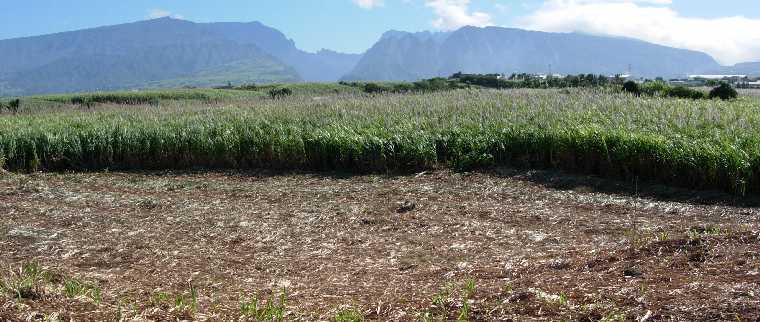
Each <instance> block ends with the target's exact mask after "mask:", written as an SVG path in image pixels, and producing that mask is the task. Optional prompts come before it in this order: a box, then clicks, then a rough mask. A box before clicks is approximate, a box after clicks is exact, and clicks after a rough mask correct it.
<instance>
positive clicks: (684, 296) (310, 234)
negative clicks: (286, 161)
mask: <svg viewBox="0 0 760 322" xmlns="http://www.w3.org/2000/svg"><path fill="white" fill-rule="evenodd" d="M0 175H2V174H0ZM629 190H639V191H640V192H639V193H631V192H630V191H629ZM603 191H616V192H614V193H609V192H603ZM621 191H622V192H621ZM623 192H624V193H623ZM642 195H643V196H642ZM741 202H742V203H743V204H744V205H742V204H739V203H737V200H734V199H732V198H731V197H729V196H725V195H721V194H706V193H695V192H690V191H684V190H669V189H667V188H661V187H655V186H639V185H632V184H628V183H620V182H609V181H602V180H597V179H593V178H585V177H569V176H560V175H558V174H552V173H541V172H517V171H511V170H510V171H507V170H502V171H494V172H491V173H476V174H456V173H450V172H445V171H435V172H429V173H421V174H418V175H410V176H398V177H394V176H377V175H368V176H345V177H342V176H340V175H314V174H298V173H296V174H267V173H224V172H197V173H195V172H190V173H184V172H183V173H171V172H161V173H84V174H82V173H78V174H32V175H20V174H4V175H2V178H0V214H1V215H0V216H1V217H0V266H1V269H2V273H0V281H4V282H3V284H0V285H5V289H4V290H2V295H0V320H44V319H49V320H51V319H59V320H67V321H68V320H70V319H74V320H76V321H88V320H127V321H131V320H178V319H187V320H220V321H228V320H246V319H250V320H253V317H251V316H248V317H246V316H243V313H242V312H241V299H249V298H250V297H251V296H253V295H258V296H259V297H260V298H262V299H263V300H264V301H265V302H266V300H268V299H270V298H273V296H274V297H277V296H279V294H281V292H283V290H284V292H285V294H286V296H285V298H286V300H287V302H286V305H285V311H286V312H285V317H284V319H285V320H288V321H290V320H304V321H314V320H333V319H334V317H335V316H336V314H337V313H338V312H339V311H343V310H344V309H348V308H354V309H356V310H358V311H360V312H361V313H362V315H363V316H364V318H366V319H367V320H378V321H386V320H394V321H395V320H404V321H407V320H425V317H426V316H427V317H428V318H429V320H452V319H457V318H459V317H462V318H465V319H469V320H473V321H476V320H478V321H480V320H482V321H497V320H514V321H524V320H573V321H596V320H606V321H622V320H636V321H639V320H642V319H644V318H645V319H646V320H648V321H657V320H678V321H694V320H710V321H715V320H721V321H737V320H739V321H756V320H758V319H760V227H759V225H758V218H760V217H759V215H760V211H759V210H758V209H756V208H753V207H749V206H746V204H748V203H747V201H746V199H744V201H741ZM24 263H39V264H40V265H41V266H42V267H43V268H44V269H45V271H46V272H47V274H46V275H45V276H46V277H45V278H44V279H41V280H40V281H38V283H37V284H36V286H35V288H34V289H32V291H30V292H28V293H25V294H23V295H22V296H21V298H19V296H18V293H17V292H14V289H13V288H12V287H10V286H12V285H13V283H12V282H13V281H14V280H18V279H19V278H20V276H23V273H19V269H20V267H22V266H23V265H24ZM72 278H76V279H77V280H79V281H82V282H83V283H86V284H88V285H90V286H91V287H92V289H97V290H100V293H101V297H102V300H100V301H96V300H93V298H94V297H92V296H86V295H79V296H74V297H68V296H66V295H65V294H66V291H65V290H64V287H63V285H64V284H66V281H67V280H70V279H72ZM468 282H469V283H470V285H469V290H468V287H467V284H468ZM472 283H474V285H473V284H472ZM473 286H474V287H473ZM191 288H192V289H193V290H196V292H197V301H196V302H197V305H184V306H183V305H177V303H176V300H175V299H176V298H177V297H182V298H184V299H190V298H191ZM187 302H191V300H185V301H184V303H185V304H186V303H187ZM463 311H464V312H463ZM249 313H250V312H249ZM463 313H464V314H463Z"/></svg>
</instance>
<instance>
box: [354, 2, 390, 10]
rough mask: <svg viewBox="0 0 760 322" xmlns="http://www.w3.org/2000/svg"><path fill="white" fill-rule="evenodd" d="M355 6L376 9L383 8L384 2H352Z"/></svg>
mask: <svg viewBox="0 0 760 322" xmlns="http://www.w3.org/2000/svg"><path fill="white" fill-rule="evenodd" d="M352 1H353V2H354V4H356V5H357V6H359V7H361V8H362V9H374V8H376V7H382V6H383V0H352Z"/></svg>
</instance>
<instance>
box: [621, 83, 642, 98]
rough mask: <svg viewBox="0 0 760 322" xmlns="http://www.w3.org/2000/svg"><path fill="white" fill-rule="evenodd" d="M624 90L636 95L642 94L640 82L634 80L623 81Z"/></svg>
mask: <svg viewBox="0 0 760 322" xmlns="http://www.w3.org/2000/svg"><path fill="white" fill-rule="evenodd" d="M623 91H624V92H627V93H631V94H633V95H635V96H639V95H641V89H640V88H639V84H637V83H636V82H634V81H627V82H625V83H623Z"/></svg>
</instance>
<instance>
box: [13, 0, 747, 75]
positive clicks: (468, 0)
mask: <svg viewBox="0 0 760 322" xmlns="http://www.w3.org/2000/svg"><path fill="white" fill-rule="evenodd" d="M163 16H172V17H175V18H180V19H186V20H191V21H195V22H217V21H239V22H249V21H260V22H262V23H264V24H266V25H269V26H271V27H274V28H277V29H279V30H280V31H282V32H283V33H285V35H286V36H288V37H289V38H292V39H293V40H294V41H295V42H296V45H297V46H298V47H299V48H301V49H304V50H307V51H316V50H319V49H322V48H328V49H333V50H338V51H342V52H350V53H360V52H363V51H365V50H367V49H368V48H370V47H371V46H372V45H373V44H374V43H375V42H376V41H377V39H379V37H380V36H381V35H382V33H383V32H385V31H387V30H391V29H394V30H403V31H423V30H432V31H446V30H454V29H456V28H459V27H462V26H465V25H473V26H480V27H483V26H500V27H514V28H523V29H530V30H540V31H552V32H584V33H592V34H599V35H610V36H624V37H632V38H637V39H642V40H645V41H649V42H653V43H658V44H662V45H667V46H673V47H678V48H686V49H693V50H699V51H703V52H706V53H708V54H710V55H711V56H713V57H714V58H716V59H717V60H718V61H719V62H720V63H723V64H726V65H729V64H734V63H738V62H746V61H760V0H722V1H716V0H129V1H112V0H105V1H104V0H24V1H16V0H2V1H0V39H9V38H17V37H25V36H33V35H41V34H48V33H55V32H62V31H70V30H77V29H82V28H90V27H97V26H104V25H113V24H118V23H126V22H134V21H138V20H145V19H151V18H159V17H163ZM0 59H2V58H0Z"/></svg>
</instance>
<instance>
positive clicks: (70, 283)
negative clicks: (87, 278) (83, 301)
mask: <svg viewBox="0 0 760 322" xmlns="http://www.w3.org/2000/svg"><path fill="white" fill-rule="evenodd" d="M63 293H64V294H65V295H66V296H67V297H72V298H73V297H79V296H85V297H87V298H89V299H91V300H92V301H93V302H95V303H100V301H101V300H102V294H101V293H102V292H101V290H100V288H99V287H96V286H94V285H90V284H86V283H83V282H81V281H79V280H77V279H68V280H66V281H65V282H64V283H63Z"/></svg>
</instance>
